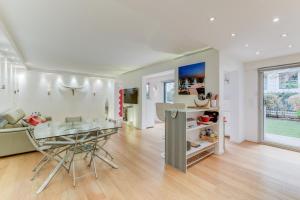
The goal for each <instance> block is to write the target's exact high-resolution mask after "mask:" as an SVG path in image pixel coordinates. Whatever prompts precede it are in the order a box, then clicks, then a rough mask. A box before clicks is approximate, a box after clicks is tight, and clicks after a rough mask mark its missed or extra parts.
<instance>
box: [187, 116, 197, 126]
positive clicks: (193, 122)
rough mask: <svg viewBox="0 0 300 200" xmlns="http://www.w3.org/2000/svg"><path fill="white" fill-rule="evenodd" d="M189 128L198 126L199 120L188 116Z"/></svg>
mask: <svg viewBox="0 0 300 200" xmlns="http://www.w3.org/2000/svg"><path fill="white" fill-rule="evenodd" d="M186 126H187V128H194V127H196V126H197V120H196V119H194V118H187V121H186Z"/></svg>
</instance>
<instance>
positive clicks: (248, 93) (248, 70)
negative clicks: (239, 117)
mask: <svg viewBox="0 0 300 200" xmlns="http://www.w3.org/2000/svg"><path fill="white" fill-rule="evenodd" d="M298 62H300V54H293V55H288V56H281V57H276V58H271V59H265V60H261V61H257V62H249V63H245V81H244V90H245V99H244V104H245V110H244V120H245V123H244V124H245V129H244V130H245V136H246V140H249V141H253V142H258V141H259V123H258V116H259V109H258V98H259V97H258V96H259V91H258V71H257V70H258V69H259V68H263V67H272V66H278V65H286V64H292V63H298Z"/></svg>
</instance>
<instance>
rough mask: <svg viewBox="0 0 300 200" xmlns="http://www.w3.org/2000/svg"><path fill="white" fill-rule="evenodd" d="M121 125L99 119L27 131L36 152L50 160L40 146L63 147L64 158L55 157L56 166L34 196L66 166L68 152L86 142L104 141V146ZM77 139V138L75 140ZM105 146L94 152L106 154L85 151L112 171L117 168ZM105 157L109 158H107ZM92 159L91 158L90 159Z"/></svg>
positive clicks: (43, 125) (48, 124)
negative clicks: (98, 151)
mask: <svg viewBox="0 0 300 200" xmlns="http://www.w3.org/2000/svg"><path fill="white" fill-rule="evenodd" d="M121 126H122V124H121V122H118V121H113V120H100V119H94V120H90V121H82V122H68V123H66V122H52V121H50V122H46V123H42V124H40V125H37V126H35V127H34V128H32V129H29V132H30V136H31V137H32V138H31V139H32V140H33V142H35V143H36V145H35V146H36V148H37V150H38V151H40V152H42V153H43V154H44V155H45V157H47V156H48V157H53V156H52V155H50V156H49V155H47V154H45V153H44V151H43V150H41V149H39V148H40V147H45V146H50V147H51V146H56V147H65V148H64V152H62V153H63V154H64V155H63V156H59V157H55V159H52V160H56V161H57V164H56V166H55V167H54V168H53V170H52V171H51V172H50V174H49V175H48V177H47V178H46V180H45V181H44V182H43V184H42V185H41V186H40V188H39V189H38V190H37V193H40V192H42V191H43V190H44V189H45V188H46V187H47V185H48V184H49V182H50V181H51V180H52V178H53V177H54V176H55V175H56V174H57V172H58V171H59V170H60V169H61V168H62V167H64V168H66V167H65V163H66V162H68V159H69V157H70V154H68V150H70V149H72V151H73V152H75V151H76V148H77V147H79V146H80V147H82V146H83V145H84V144H86V143H90V142H94V144H97V143H98V141H100V140H101V141H105V142H104V144H106V142H107V141H108V140H109V139H110V136H111V135H113V134H116V133H118V130H119V129H120V128H121ZM77 138H80V139H77ZM103 146H104V145H97V150H99V149H100V150H102V151H104V152H105V155H106V156H105V155H101V154H96V152H94V151H93V150H92V149H90V150H89V151H88V152H87V155H88V153H90V155H91V157H93V158H94V157H95V158H99V159H100V160H102V161H103V162H105V163H106V164H108V165H109V166H111V167H112V168H115V169H117V168H118V166H117V165H116V164H115V163H114V162H113V161H112V156H111V154H110V153H109V152H108V151H107V150H105V149H104V148H103ZM107 155H108V156H109V157H110V158H111V159H109V158H108V157H107ZM91 159H92V158H91Z"/></svg>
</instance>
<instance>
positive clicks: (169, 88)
mask: <svg viewBox="0 0 300 200" xmlns="http://www.w3.org/2000/svg"><path fill="white" fill-rule="evenodd" d="M143 88H144V89H145V90H144V91H145V93H142V94H143V95H142V110H143V112H142V115H143V117H142V118H143V119H142V124H143V126H142V127H143V128H150V127H154V126H155V125H156V124H161V121H160V120H159V119H158V117H157V115H156V103H165V102H172V101H173V100H174V94H175V92H174V91H175V71H174V70H169V71H164V72H159V73H155V74H151V75H147V76H144V77H143Z"/></svg>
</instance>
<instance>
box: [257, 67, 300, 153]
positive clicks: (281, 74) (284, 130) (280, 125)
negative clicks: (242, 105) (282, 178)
mask: <svg viewBox="0 0 300 200" xmlns="http://www.w3.org/2000/svg"><path fill="white" fill-rule="evenodd" d="M299 78H300V65H298V66H293V67H283V68H272V69H270V70H268V69H266V70H262V71H261V72H260V79H261V80H260V82H261V84H260V85H261V92H260V94H261V96H262V97H261V104H262V106H261V109H260V110H261V117H260V120H261V124H262V127H261V131H262V132H263V133H262V140H263V142H265V143H270V144H273V145H276V146H280V147H286V148H290V149H297V150H300V82H299Z"/></svg>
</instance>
